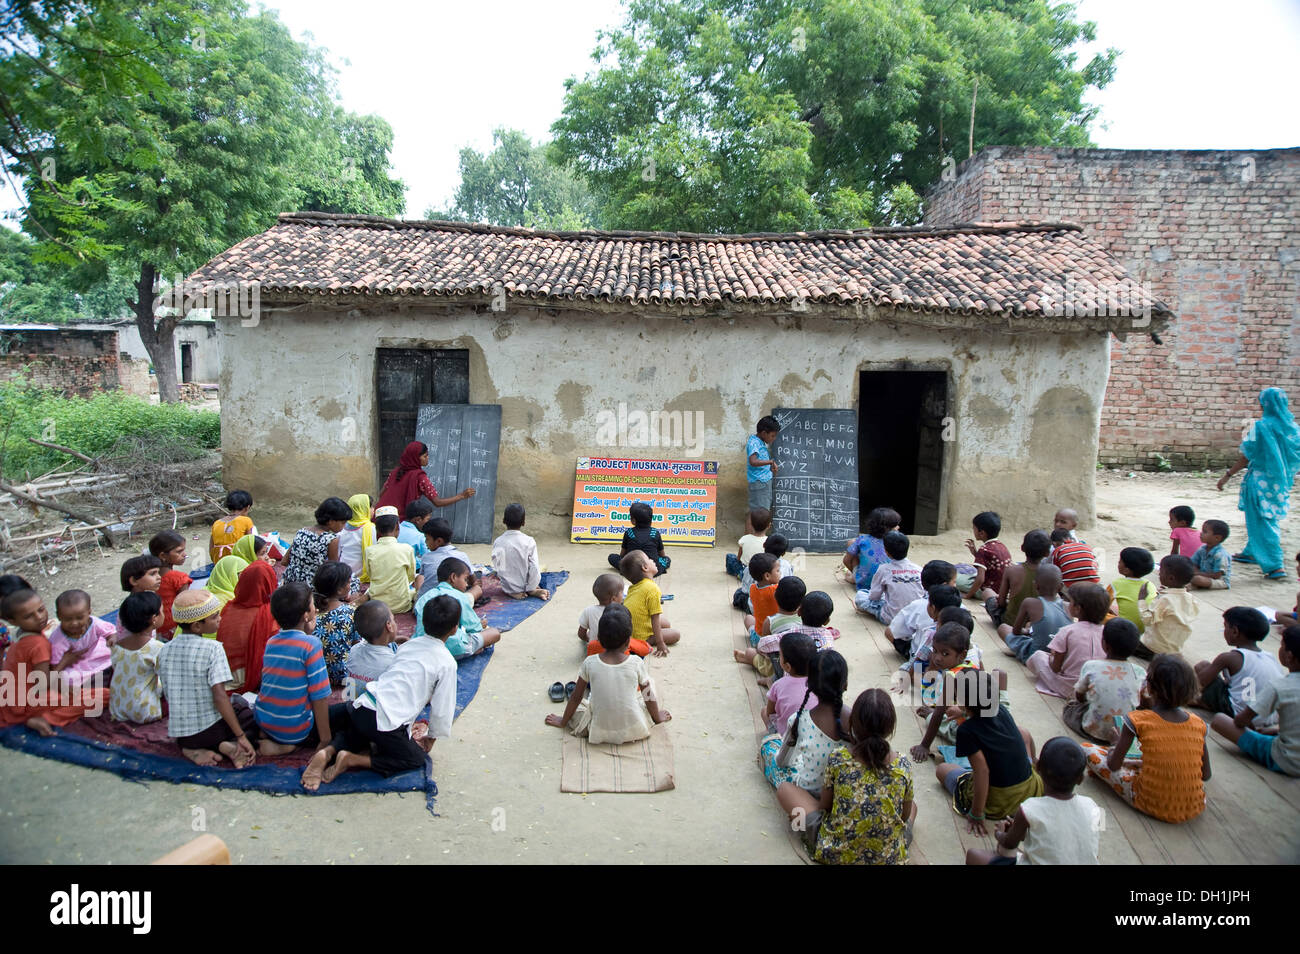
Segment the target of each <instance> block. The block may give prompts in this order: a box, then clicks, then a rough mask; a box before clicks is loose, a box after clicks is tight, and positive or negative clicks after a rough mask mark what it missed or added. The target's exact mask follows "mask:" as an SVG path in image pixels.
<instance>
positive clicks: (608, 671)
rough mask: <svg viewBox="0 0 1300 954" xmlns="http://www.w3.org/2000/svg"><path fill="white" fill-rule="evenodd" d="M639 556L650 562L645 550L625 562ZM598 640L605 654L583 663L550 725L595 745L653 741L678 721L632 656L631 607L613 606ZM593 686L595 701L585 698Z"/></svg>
mask: <svg viewBox="0 0 1300 954" xmlns="http://www.w3.org/2000/svg"><path fill="white" fill-rule="evenodd" d="M634 555H635V556H638V557H640V558H641V559H642V560H645V561H646V562H647V563H649V558H647V557H646V555H645V554H644V553H642V552H641V551H640V550H636V551H634V552H633V553H629V554H628V555H627V556H626V557H624V558H623V559H624V560H629V559H631V558H632V557H633V556H634ZM596 638H597V639H599V640H600V645H601V647H602V649H603V651H602V652H601V653H599V654H598V655H595V656H588V657H587V658H586V659H584V660H583V662H582V667H581V668H580V669H579V670H578V679H577V688H576V689H575V690H574V691H573V694H572V695H571V696H569V704H568V705H567V706H565V708H564V715H562V716H557V715H548V716H547V717H546V724H547V725H550V726H555V727H557V728H564V727H566V726H567V727H568V729H569V731H570V732H572V733H573V734H574V735H576V736H585V737H586V739H587V741H588V742H590V743H591V744H593V745H597V744H599V743H602V742H612V743H614V744H615V745H619V744H621V743H623V742H634V741H636V740H638V739H644V738H647V737H648V736H649V735H650V729H651V728H652V727H653V726H655V725H658V724H659V723H661V722H667V721H668V720H669V719H671V718H672V716H671V715H670V714H669V713H668V710H666V709H663V710H661V709H660V708H659V702H658V698H657V697H656V696H655V690H654V682H653V681H652V680H651V679H650V673H649V671H648V670H647V669H646V663H645V660H644V659H642V658H641V657H640V656H634V655H629V654H628V651H627V643H628V640H629V639H631V638H632V614H631V613H629V612H628V611H627V608H626V607H623V606H619V605H618V604H617V603H612V604H610V605H609V606H607V607H606V608H605V612H604V613H603V614H602V615H601V617H600V626H599V628H598V629H597V637H596ZM588 686H590V687H591V700H590V702H587V700H586V699H585V696H586V691H587V687H588Z"/></svg>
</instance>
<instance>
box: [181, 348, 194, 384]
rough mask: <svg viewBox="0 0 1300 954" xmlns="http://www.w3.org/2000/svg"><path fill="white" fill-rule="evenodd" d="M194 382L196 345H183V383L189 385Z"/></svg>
mask: <svg viewBox="0 0 1300 954" xmlns="http://www.w3.org/2000/svg"><path fill="white" fill-rule="evenodd" d="M193 380H194V345H192V344H182V345H181V383H182V384H189V383H190V382H191V381H193Z"/></svg>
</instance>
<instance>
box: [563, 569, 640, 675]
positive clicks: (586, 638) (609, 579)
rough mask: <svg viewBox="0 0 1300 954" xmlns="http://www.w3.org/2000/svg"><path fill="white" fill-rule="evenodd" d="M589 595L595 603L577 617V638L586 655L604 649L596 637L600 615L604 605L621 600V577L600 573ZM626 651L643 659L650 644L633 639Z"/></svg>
mask: <svg viewBox="0 0 1300 954" xmlns="http://www.w3.org/2000/svg"><path fill="white" fill-rule="evenodd" d="M591 595H592V596H594V597H596V603H595V605H594V606H588V607H587V608H586V609H585V610H583V611H582V614H581V615H580V616H579V617H578V639H580V640H582V645H583V646H584V647H586V650H587V655H588V656H594V655H596V654H597V653H599V652H603V651H604V648H603V647H602V646H601V645H600V640H599V639H597V638H596V633H597V632H598V631H599V629H600V617H601V616H603V615H604V613H605V607H606V606H609V605H610V604H611V603H622V602H623V578H622V577H621V576H619V575H618V574H617V573H602V574H601V575H600V576H598V577H596V582H595V583H593V584H592V585H591ZM628 652H633V653H636V654H637V655H638V656H640V657H641V658H643V659H644V658H645V657H646V656H649V655H650V644H649V643H647V642H645V641H644V640H640V639H633V640H631V641H630V642H629V643H628Z"/></svg>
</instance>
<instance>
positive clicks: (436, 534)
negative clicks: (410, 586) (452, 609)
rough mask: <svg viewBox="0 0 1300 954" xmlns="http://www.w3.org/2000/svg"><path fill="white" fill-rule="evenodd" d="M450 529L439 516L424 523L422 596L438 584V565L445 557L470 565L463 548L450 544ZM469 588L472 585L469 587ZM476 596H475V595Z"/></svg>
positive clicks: (421, 560) (421, 564) (467, 555)
mask: <svg viewBox="0 0 1300 954" xmlns="http://www.w3.org/2000/svg"><path fill="white" fill-rule="evenodd" d="M451 538H452V530H451V524H449V523H448V522H447V521H446V520H443V519H442V518H441V517H434V518H433V519H432V520H428V521H426V522H425V524H424V546H425V551H424V556H423V557H421V558H420V575H421V576H422V577H424V586H423V587H422V589H421V591H420V594H419V595H420V596H423V595H424V594H425V592H426V591H428V590H431V589H433V588H434V587H435V586H437V585H438V565H439V564H441V563H442V561H443V560H445V559H447V557H455V558H456V559H457V560H460V561H462V562H463V563H464V564H465V565H466V566H470V565H471V564H472V563H473V561H472V560H470V558H469V554H468V553H466V552H465V551H464V550H461V549H459V548H458V547H454V546H452V545H451ZM470 589H471V590H472V589H473V587H471V588H470ZM476 598H477V597H476ZM417 615H419V614H417Z"/></svg>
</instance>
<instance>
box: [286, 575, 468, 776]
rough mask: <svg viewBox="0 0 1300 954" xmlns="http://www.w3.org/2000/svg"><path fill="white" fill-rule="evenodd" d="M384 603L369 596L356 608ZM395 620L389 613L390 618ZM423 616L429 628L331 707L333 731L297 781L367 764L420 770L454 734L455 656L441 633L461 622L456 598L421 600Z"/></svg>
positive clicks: (391, 771)
mask: <svg viewBox="0 0 1300 954" xmlns="http://www.w3.org/2000/svg"><path fill="white" fill-rule="evenodd" d="M383 605H384V604H383V603H380V602H378V601H371V602H369V603H366V604H365V605H364V606H362V607H360V608H359V609H358V610H357V615H358V616H361V614H362V611H363V610H367V609H368V608H369V607H371V606H374V607H376V608H378V607H383ZM370 612H372V613H373V612H376V611H375V610H371V611H370ZM392 619H393V617H392V614H391V613H389V614H388V616H387V620H388V625H392ZM364 621H365V618H364V617H363V622H364ZM421 622H422V623H423V624H424V632H425V634H426V635H424V636H418V637H414V638H412V639H410V640H408V641H407V642H406V643H405V644H404V645H403V646H402V648H401V650H400V651H399V652H398V653H397V655H396V657H395V658H394V660H393V662H392V664H391V665H390V666H389V667H388V668H387V669H385V670H384V671H383V673H382V674H380V676H379V677H378V678H376V679H373V680H371V681H370V682H369V683H367V685H366V688H365V690H364V691H363V692H362V693H361V694H360V695H359V696H357V698H356V699H355V700H354V701H352V702H344V703H342V704H340V705H335V706H331V707H330V719H331V721H333V723H334V724H335V726H336V727H337V732H336V733H335V734H334V735H333V737H332V738H331V739H329V740H328V741H326V742H322V743H321V745H320V747H319V748H318V749H317V750H316V753H315V754H314V755H313V756H312V758H311V761H310V762H308V763H307V767H306V768H305V769H304V770H303V773H302V787H303V788H305V789H307V791H309V792H314V791H316V790H317V789H318V788H319V787H320V786H321V785H328V784H329V783H330V782H332V781H334V780H335V779H336V778H338V777H339V776H340V775H342V774H343V773H344V772H351V771H353V770H356V769H370V770H371V771H372V772H376V773H378V774H379V775H382V776H383V777H384V778H388V777H389V776H392V775H397V774H399V773H401V772H408V771H411V770H412V769H422V768H424V766H425V763H426V762H427V760H428V757H429V752H430V751H431V750H432V749H433V744H434V742H435V741H437V740H438V739H442V738H447V737H448V736H450V735H451V722H452V719H453V718H454V717H455V715H456V660H455V659H453V658H452V655H451V653H450V652H449V651H448V650H447V646H446V640H447V637H448V636H450V635H451V634H452V633H454V632H456V630H457V628H458V627H459V624H460V602H459V601H458V600H456V599H453V598H452V597H450V596H438V597H435V598H434V599H432V600H430V601H429V602H428V603H426V604H425V606H424V611H423V619H422V620H421ZM425 706H428V707H429V721H428V723H427V725H423V726H421V725H420V724H419V723H417V722H416V720H417V719H418V718H419V716H420V713H421V712H423V711H424V708H425Z"/></svg>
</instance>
